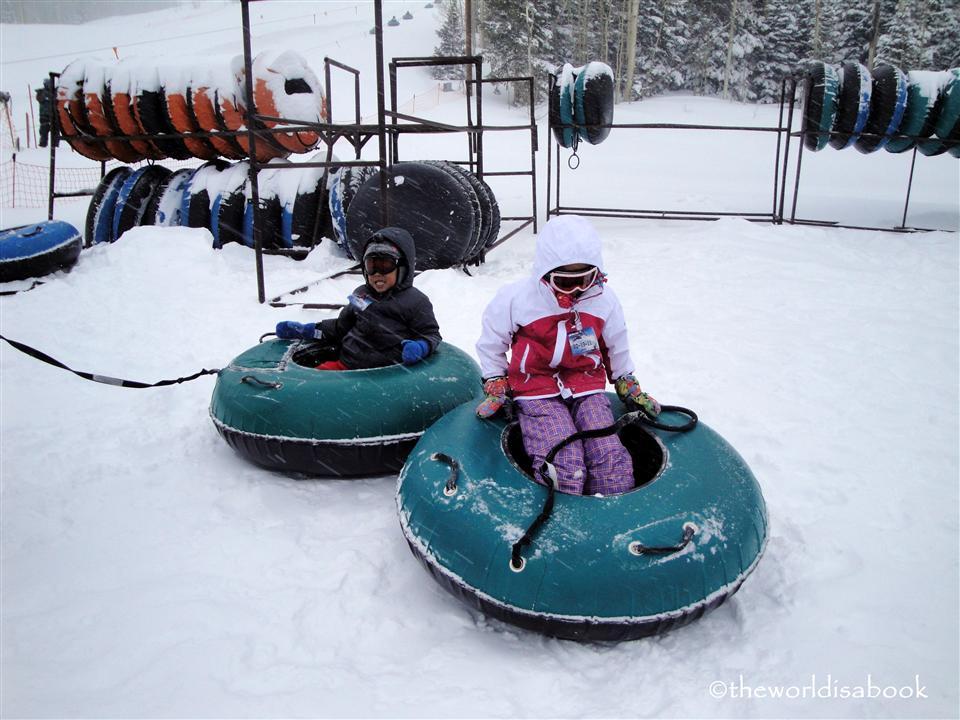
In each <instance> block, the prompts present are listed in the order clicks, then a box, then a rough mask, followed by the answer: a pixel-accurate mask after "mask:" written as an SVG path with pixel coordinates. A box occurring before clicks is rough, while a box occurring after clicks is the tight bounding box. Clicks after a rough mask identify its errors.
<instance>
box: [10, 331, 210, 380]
mask: <svg viewBox="0 0 960 720" xmlns="http://www.w3.org/2000/svg"><path fill="white" fill-rule="evenodd" d="M0 340H3V341H4V342H5V343H7V344H8V345H10V346H11V347H13V348H15V349H17V350H19V351H20V352H22V353H23V354H24V355H29V356H30V357H32V358H34V359H36V360H40V361H42V362H45V363H47V364H48V365H53V366H54V367H58V368H60V369H62V370H66V371H67V372H72V373H73V374H74V375H77V376H78V377H82V378H83V379H84V380H91V381H93V382H98V383H103V384H104V385H115V386H117V387H125V388H151V387H162V386H164V385H179V384H180V383H185V382H189V381H191V380H196V379H197V378H199V377H203V376H204V375H216V374H217V373H218V372H220V370H219V369H218V368H214V369H213V370H207V369H206V368H204V369H203V370H200V371H199V372H195V373H194V374H193V375H187V376H186V377H180V378H176V379H175V380H160V381H158V382H154V383H145V382H138V381H137V380H123V379H121V378H115V377H110V376H109V375H98V374H97V373H90V372H83V371H82V370H74V369H73V368H70V367H67V366H66V365H64V364H63V363H62V362H60V361H59V360H57V359H55V358H52V357H50V356H49V355H47V354H46V353H43V352H40V351H39V350H37V349H36V348H32V347H30V346H29V345H25V344H24V343H22V342H17V341H16V340H11V339H10V338H7V337H4V336H3V335H0Z"/></svg>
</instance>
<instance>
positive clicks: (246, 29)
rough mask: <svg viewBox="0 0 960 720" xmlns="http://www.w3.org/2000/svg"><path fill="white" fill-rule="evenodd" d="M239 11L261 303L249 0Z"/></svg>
mask: <svg viewBox="0 0 960 720" xmlns="http://www.w3.org/2000/svg"><path fill="white" fill-rule="evenodd" d="M240 13H241V16H242V18H243V20H242V22H243V64H244V68H245V69H246V83H245V84H246V88H245V89H246V93H247V118H246V123H247V141H248V142H249V143H250V164H249V166H248V177H249V178H250V202H252V203H253V249H254V255H255V257H256V265H257V297H258V299H259V302H260V303H261V304H262V303H264V302H265V301H266V299H267V295H266V292H265V290H264V287H263V233H262V228H263V220H262V215H263V210H262V209H261V208H260V187H259V185H258V184H257V170H258V169H259V168H258V166H257V148H256V136H255V135H254V133H253V119H252V118H251V117H250V116H251V115H253V108H254V104H253V59H252V57H251V51H250V0H240Z"/></svg>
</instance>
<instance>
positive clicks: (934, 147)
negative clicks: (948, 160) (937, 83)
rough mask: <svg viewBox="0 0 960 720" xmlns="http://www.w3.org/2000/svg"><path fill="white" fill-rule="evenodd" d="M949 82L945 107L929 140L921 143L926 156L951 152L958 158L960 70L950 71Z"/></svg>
mask: <svg viewBox="0 0 960 720" xmlns="http://www.w3.org/2000/svg"><path fill="white" fill-rule="evenodd" d="M948 72H949V80H947V82H946V83H945V84H944V86H943V94H942V98H943V105H942V107H941V108H940V114H939V115H938V116H937V121H936V123H935V124H934V127H933V134H934V136H935V137H931V138H930V139H929V140H922V141H920V143H919V145H920V152H922V153H923V154H924V155H940V154H941V153H943V152H945V151H949V152H950V154H951V155H953V156H955V157H958V156H960V155H958V152H957V150H958V147H957V146H958V145H960V68H953V69H952V70H949V71H948Z"/></svg>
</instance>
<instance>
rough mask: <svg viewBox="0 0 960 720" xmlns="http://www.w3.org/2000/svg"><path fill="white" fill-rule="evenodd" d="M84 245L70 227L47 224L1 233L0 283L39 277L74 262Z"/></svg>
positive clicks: (67, 225) (52, 221)
mask: <svg viewBox="0 0 960 720" xmlns="http://www.w3.org/2000/svg"><path fill="white" fill-rule="evenodd" d="M82 247H83V241H82V240H81V239H80V233H79V232H78V231H77V229H76V228H75V227H73V225H70V224H69V223H65V222H62V221H60V220H49V221H47V222H41V223H37V224H35V225H23V226H21V227H15V228H10V229H9V230H2V231H0V282H12V281H14V280H26V279H27V278H33V277H42V276H44V275H49V274H50V273H52V272H55V271H57V270H66V269H68V268H70V267H72V266H73V265H74V263H76V262H77V258H79V257H80V250H81V248H82Z"/></svg>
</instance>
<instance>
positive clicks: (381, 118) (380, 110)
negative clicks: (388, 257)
mask: <svg viewBox="0 0 960 720" xmlns="http://www.w3.org/2000/svg"><path fill="white" fill-rule="evenodd" d="M373 16H374V19H375V21H374V27H375V28H376V31H377V32H376V47H377V140H378V141H379V144H380V200H381V202H380V221H381V223H382V225H383V227H387V226H389V225H390V208H389V207H388V203H387V132H386V127H385V126H386V115H385V108H384V104H385V98H384V87H383V0H376V2H374V4H373Z"/></svg>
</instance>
